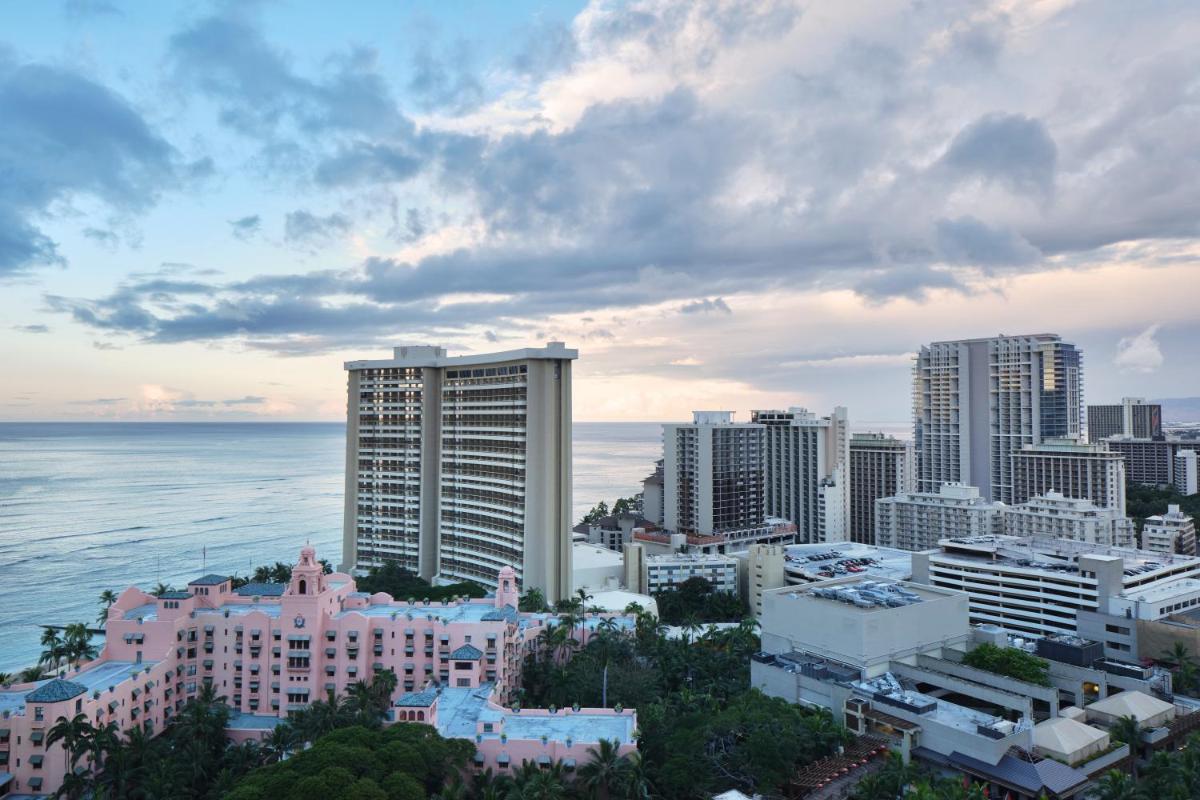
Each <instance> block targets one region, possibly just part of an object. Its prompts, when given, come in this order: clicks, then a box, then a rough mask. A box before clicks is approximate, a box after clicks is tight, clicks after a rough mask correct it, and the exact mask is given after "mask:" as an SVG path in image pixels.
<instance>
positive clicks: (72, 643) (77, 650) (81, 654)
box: [63, 622, 97, 665]
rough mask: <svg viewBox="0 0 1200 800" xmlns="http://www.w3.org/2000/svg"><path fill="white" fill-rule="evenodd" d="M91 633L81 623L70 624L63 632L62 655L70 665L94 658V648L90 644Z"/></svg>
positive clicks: (95, 652) (95, 651)
mask: <svg viewBox="0 0 1200 800" xmlns="http://www.w3.org/2000/svg"><path fill="white" fill-rule="evenodd" d="M91 641H92V633H91V631H89V630H88V628H87V625H85V624H83V623H82V622H72V623H71V624H70V625H68V626H67V627H66V628H65V629H64V630H63V655H64V657H65V658H66V660H67V661H68V662H69V663H71V664H72V665H77V664H79V662H81V661H91V660H92V659H94V658H95V657H96V654H97V650H96V646H95V645H93V644H92V643H91Z"/></svg>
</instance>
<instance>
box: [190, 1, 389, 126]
mask: <svg viewBox="0 0 1200 800" xmlns="http://www.w3.org/2000/svg"><path fill="white" fill-rule="evenodd" d="M169 56H170V59H171V62H172V65H173V69H174V74H175V78H176V80H177V81H178V82H179V84H180V85H182V86H186V87H190V88H193V89H195V90H198V91H200V92H201V93H203V94H205V95H206V96H208V97H210V98H212V99H213V100H214V101H215V102H216V103H217V104H218V106H219V119H220V121H221V122H222V123H223V124H224V125H227V126H229V127H230V128H232V129H233V130H236V131H238V132H239V133H242V134H245V135H248V136H254V137H268V138H270V137H273V136H274V135H276V134H279V133H281V127H282V126H284V125H288V126H290V127H291V130H292V132H293V133H307V134H313V133H320V132H322V131H330V130H333V131H359V132H363V131H368V132H383V131H390V130H393V129H394V127H395V126H396V125H397V124H399V123H401V122H402V116H401V115H400V113H399V111H398V110H397V108H396V106H395V103H394V101H393V100H392V98H391V95H390V92H389V91H388V87H387V84H386V82H385V81H384V79H383V77H382V76H381V75H380V74H379V73H378V71H377V70H376V65H375V54H374V53H373V52H371V51H370V50H366V49H358V50H352V51H350V52H348V53H343V54H340V55H338V56H336V57H333V58H331V59H330V62H329V63H330V65H331V67H332V69H331V70H330V72H329V73H327V74H324V75H321V76H320V77H319V78H308V77H305V76H303V75H301V74H300V73H298V72H297V71H295V70H294V69H293V68H292V65H291V63H290V58H289V57H288V55H287V54H286V53H285V52H283V51H281V50H278V49H276V48H274V47H272V46H271V45H270V44H269V43H268V42H267V41H266V39H265V38H264V37H263V35H262V33H261V32H260V31H259V30H258V29H257V28H256V27H255V26H254V25H253V24H252V23H251V22H250V21H249V20H248V19H246V18H244V17H241V16H238V15H237V14H236V13H230V14H228V15H218V16H211V17H206V18H204V19H201V20H198V21H197V22H195V23H193V24H192V25H189V26H188V27H187V28H185V29H184V30H182V31H180V32H179V33H177V34H175V35H174V36H172V37H171V40H170V43H169Z"/></svg>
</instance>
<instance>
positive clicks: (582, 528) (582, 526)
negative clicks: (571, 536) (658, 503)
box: [572, 513, 658, 552]
mask: <svg viewBox="0 0 1200 800" xmlns="http://www.w3.org/2000/svg"><path fill="white" fill-rule="evenodd" d="M657 527H658V526H657V525H655V524H654V523H653V522H651V521H650V520H648V519H646V518H644V517H641V516H639V515H637V514H632V513H624V514H608V515H605V516H603V517H600V518H599V519H597V520H596V521H594V522H581V523H579V524H578V525H576V526H575V527H574V528H572V531H573V532H574V533H575V534H576V535H580V534H582V536H583V538H584V540H585V541H587V542H588V543H589V544H596V545H600V546H601V547H607V548H608V549H609V550H616V551H618V552H619V551H620V550H621V545H623V544H626V543H627V542H630V541H632V540H633V531H634V530H635V529H638V528H641V529H642V530H650V531H652V530H656V529H657Z"/></svg>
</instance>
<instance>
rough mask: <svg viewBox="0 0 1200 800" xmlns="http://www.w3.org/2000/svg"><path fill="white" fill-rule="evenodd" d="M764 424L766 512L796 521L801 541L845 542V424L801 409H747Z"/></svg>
mask: <svg viewBox="0 0 1200 800" xmlns="http://www.w3.org/2000/svg"><path fill="white" fill-rule="evenodd" d="M751 420H752V421H753V422H754V423H758V424H759V425H761V426H762V427H763V428H764V429H765V451H764V452H765V462H766V513H767V515H768V516H772V517H780V518H783V519H787V520H791V521H792V522H794V523H795V524H796V530H797V539H798V540H799V541H801V542H844V541H847V540H848V538H849V532H848V529H847V526H848V523H849V519H850V485H849V484H850V481H849V476H848V468H849V460H850V424H849V421H848V419H847V413H846V409H845V408H843V407H841V406H838V407H837V408H835V409H834V410H833V413H832V414H830V415H829V416H827V417H818V416H817V415H816V414H813V413H811V412H809V411H807V410H806V409H803V408H790V409H788V410H787V411H752V412H751Z"/></svg>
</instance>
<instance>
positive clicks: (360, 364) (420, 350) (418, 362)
mask: <svg viewBox="0 0 1200 800" xmlns="http://www.w3.org/2000/svg"><path fill="white" fill-rule="evenodd" d="M538 358H547V359H575V358H579V351H578V350H570V349H568V348H567V346H566V345H565V344H563V343H562V342H546V346H545V347H523V348H521V349H519V350H504V351H502V352H498V353H472V354H470V355H461V356H447V355H446V349H445V348H443V347H430V346H423V345H416V346H409V347H394V348H392V357H391V358H386V359H377V360H373V361H347V362H346V363H345V368H346V369H348V370H355V369H372V368H375V367H398V366H399V367H404V366H409V367H465V366H471V365H474V364H500V363H503V362H505V361H528V360H530V359H538Z"/></svg>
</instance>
